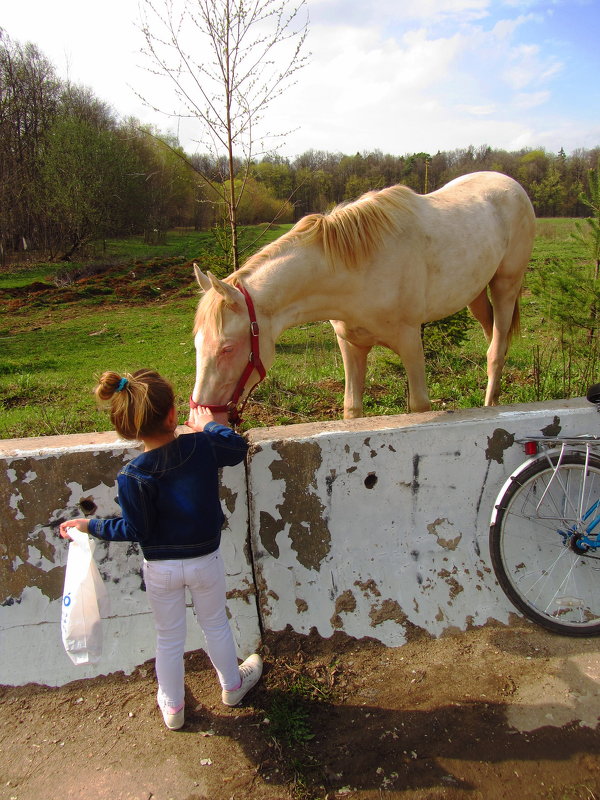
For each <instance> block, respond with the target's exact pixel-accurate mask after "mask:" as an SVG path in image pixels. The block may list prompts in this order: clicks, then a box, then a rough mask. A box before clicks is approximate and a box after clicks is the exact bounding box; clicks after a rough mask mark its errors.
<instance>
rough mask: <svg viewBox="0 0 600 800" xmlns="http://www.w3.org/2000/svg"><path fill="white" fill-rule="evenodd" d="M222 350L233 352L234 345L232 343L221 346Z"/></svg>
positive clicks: (223, 351)
mask: <svg viewBox="0 0 600 800" xmlns="http://www.w3.org/2000/svg"><path fill="white" fill-rule="evenodd" d="M221 352H222V353H233V346H232V345H230V344H229V345H226V346H225V347H222V348H221Z"/></svg>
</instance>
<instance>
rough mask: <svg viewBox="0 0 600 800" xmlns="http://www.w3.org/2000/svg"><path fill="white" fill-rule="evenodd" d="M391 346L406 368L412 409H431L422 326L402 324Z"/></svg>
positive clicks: (390, 343) (389, 345)
mask: <svg viewBox="0 0 600 800" xmlns="http://www.w3.org/2000/svg"><path fill="white" fill-rule="evenodd" d="M388 347H390V348H391V349H392V350H393V351H394V352H395V353H398V355H399V356H400V358H401V359H402V363H403V364H404V369H405V370H406V378H407V380H408V401H409V406H410V410H411V411H417V412H418V411H430V410H431V403H430V401H429V394H428V392H427V381H426V379H425V354H424V353H423V342H422V341H421V326H420V325H419V326H417V327H413V326H411V325H402V326H401V328H400V331H399V333H398V336H397V337H396V339H395V340H394V341H393V342H391V341H390V342H389V344H388Z"/></svg>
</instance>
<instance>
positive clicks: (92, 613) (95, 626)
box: [60, 528, 110, 664]
mask: <svg viewBox="0 0 600 800" xmlns="http://www.w3.org/2000/svg"><path fill="white" fill-rule="evenodd" d="M69 535H70V536H72V537H73V540H72V541H71V542H70V543H69V554H68V557H67V571H66V573H65V587H64V591H63V602H62V617H61V624H60V627H61V631H62V640H63V644H64V646H65V650H66V651H67V654H68V655H69V658H70V659H71V661H72V662H73V663H74V664H97V663H98V661H100V658H101V656H102V622H101V617H106V616H108V614H109V613H110V609H109V598H108V593H107V591H106V587H105V586H104V583H103V582H102V578H101V577H100V573H99V571H98V567H97V566H96V562H95V561H94V550H95V548H96V542H95V540H94V539H92V538H91V537H90V536H88V534H87V533H82V532H81V531H80V530H78V529H77V528H69Z"/></svg>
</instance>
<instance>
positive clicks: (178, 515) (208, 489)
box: [88, 422, 248, 561]
mask: <svg viewBox="0 0 600 800" xmlns="http://www.w3.org/2000/svg"><path fill="white" fill-rule="evenodd" d="M247 449H248V444H247V442H246V440H245V439H243V438H242V437H241V436H240V435H239V434H237V433H235V432H234V431H232V430H231V428H227V427H226V426H224V425H219V424H218V423H216V422H209V423H208V424H207V425H206V426H205V428H204V431H203V432H202V433H188V434H183V435H181V436H178V437H177V438H176V439H175V440H174V441H172V442H169V444H166V445H163V446H162V447H157V448H156V449H154V450H149V451H148V452H147V453H142V454H141V455H139V456H137V457H136V458H134V459H133V461H130V462H129V464H127V465H126V466H125V467H123V469H122V470H121V471H120V472H119V474H118V476H117V484H118V488H119V498H118V502H119V505H120V506H121V511H122V517H118V518H114V519H90V520H89V523H88V526H89V532H90V534H91V535H92V536H96V537H97V538H98V539H105V540H107V541H112V542H123V541H130V542H139V544H140V546H141V548H142V552H143V553H144V557H145V558H146V560H148V561H154V560H158V559H180V558H196V557H197V556H203V555H207V554H208V553H212V552H213V551H214V550H216V549H217V548H218V547H219V544H220V541H221V527H222V525H223V521H224V519H225V517H224V514H223V510H222V508H221V503H220V500H219V473H218V468H219V467H226V466H229V467H232V466H234V465H235V464H239V463H240V462H241V461H243V460H244V456H245V455H246V451H247Z"/></svg>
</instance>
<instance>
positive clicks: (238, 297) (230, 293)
mask: <svg viewBox="0 0 600 800" xmlns="http://www.w3.org/2000/svg"><path fill="white" fill-rule="evenodd" d="M206 274H207V275H208V278H209V280H210V283H211V286H212V288H213V289H214V290H215V292H218V293H219V294H220V295H221V297H222V298H223V300H224V301H225V305H226V306H228V307H229V308H231V309H232V311H242V310H243V309H244V304H245V301H244V295H243V294H242V293H241V292H240V290H239V289H236V288H235V286H232V285H231V284H230V283H225V281H220V280H219V279H218V278H215V276H214V275H213V274H212V272H207V273H206Z"/></svg>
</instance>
